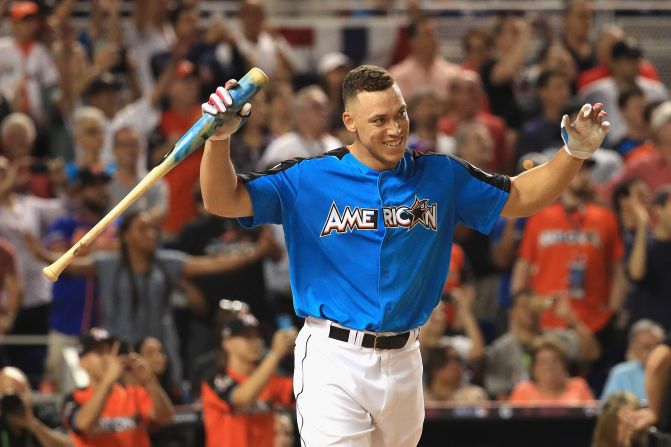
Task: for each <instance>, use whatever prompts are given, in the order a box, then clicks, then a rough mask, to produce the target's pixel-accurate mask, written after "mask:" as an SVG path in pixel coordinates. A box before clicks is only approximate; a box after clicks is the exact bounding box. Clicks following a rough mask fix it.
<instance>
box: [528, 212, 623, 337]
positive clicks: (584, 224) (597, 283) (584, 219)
mask: <svg viewBox="0 0 671 447" xmlns="http://www.w3.org/2000/svg"><path fill="white" fill-rule="evenodd" d="M623 253H624V246H623V242H622V238H621V236H620V233H619V231H618V226H617V219H616V217H615V213H613V212H612V211H611V210H609V209H608V208H605V207H602V206H599V205H596V204H591V203H590V204H587V205H585V206H583V207H581V208H580V209H578V210H575V211H573V212H571V213H568V212H567V211H566V209H565V208H564V206H563V205H562V204H561V203H555V204H553V205H550V206H548V207H547V208H545V209H543V210H542V211H540V212H539V213H537V214H536V215H534V216H532V217H530V218H529V220H528V221H527V225H526V227H525V229H524V234H523V236H522V243H521V245H520V251H519V256H520V258H522V259H524V260H525V261H527V262H529V264H530V265H531V287H532V288H533V289H534V290H535V291H536V292H537V293H539V294H541V295H550V294H553V293H557V292H565V291H568V292H571V288H570V282H571V278H570V276H571V270H572V269H575V267H574V263H576V262H580V263H584V279H583V281H582V282H583V286H582V288H581V289H582V290H583V294H582V296H580V295H574V296H570V298H571V306H572V308H573V310H574V311H575V312H576V314H577V315H578V317H580V319H581V320H582V321H583V322H584V323H585V324H586V325H587V326H588V327H589V328H590V330H592V331H597V330H599V329H601V328H602V327H603V326H604V325H605V324H606V323H607V322H608V320H609V319H610V316H611V310H610V306H609V299H610V286H611V279H612V277H613V267H614V266H615V264H616V263H617V262H619V261H620V260H621V259H622V256H623ZM541 324H542V326H543V327H544V328H550V327H553V328H554V327H563V326H564V325H565V322H564V321H563V320H562V319H560V318H558V317H557V316H556V315H555V314H554V313H552V312H545V313H544V314H543V316H542V319H541Z"/></svg>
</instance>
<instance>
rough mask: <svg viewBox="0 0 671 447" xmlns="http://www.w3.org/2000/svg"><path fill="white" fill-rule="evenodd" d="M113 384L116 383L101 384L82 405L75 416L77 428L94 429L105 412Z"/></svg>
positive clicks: (81, 429)
mask: <svg viewBox="0 0 671 447" xmlns="http://www.w3.org/2000/svg"><path fill="white" fill-rule="evenodd" d="M113 386H114V383H110V384H101V385H100V387H98V388H97V389H96V391H95V392H94V393H93V397H91V399H90V400H89V401H88V402H86V403H85V404H84V405H82V407H81V408H80V410H79V411H78V412H77V415H76V416H75V421H74V425H75V428H76V429H77V430H79V431H82V432H84V433H87V432H89V431H90V430H91V429H93V427H94V426H95V424H96V422H98V418H100V415H101V414H102V412H103V408H105V402H107V396H108V395H109V393H110V392H111V391H112V387H113Z"/></svg>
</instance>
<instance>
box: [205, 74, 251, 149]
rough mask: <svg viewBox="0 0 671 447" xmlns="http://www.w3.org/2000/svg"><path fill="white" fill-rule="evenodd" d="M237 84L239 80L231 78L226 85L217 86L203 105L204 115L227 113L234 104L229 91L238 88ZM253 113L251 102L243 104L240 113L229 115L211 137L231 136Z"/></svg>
mask: <svg viewBox="0 0 671 447" xmlns="http://www.w3.org/2000/svg"><path fill="white" fill-rule="evenodd" d="M237 86H238V81H236V80H234V79H231V80H229V81H227V82H226V84H225V85H224V87H217V90H216V91H215V92H214V93H212V94H211V95H210V98H209V99H208V100H207V102H205V103H203V104H202V105H201V111H202V112H203V115H205V114H209V115H213V116H218V115H220V114H223V113H226V112H227V111H228V110H229V109H230V108H231V106H232V105H233V98H232V97H231V94H230V93H229V92H228V91H229V90H231V89H234V88H236V87H237ZM251 113H252V105H251V104H250V103H245V105H243V106H242V109H240V111H239V112H238V113H236V114H235V115H231V116H229V117H228V118H227V119H226V120H224V121H223V123H222V124H221V125H220V126H219V127H217V130H216V132H215V133H214V135H212V136H211V137H210V139H212V140H220V139H226V138H229V137H230V136H231V135H232V134H234V133H235V132H236V131H237V130H238V129H239V128H240V127H242V125H243V124H244V123H245V121H246V120H247V118H249V115H251Z"/></svg>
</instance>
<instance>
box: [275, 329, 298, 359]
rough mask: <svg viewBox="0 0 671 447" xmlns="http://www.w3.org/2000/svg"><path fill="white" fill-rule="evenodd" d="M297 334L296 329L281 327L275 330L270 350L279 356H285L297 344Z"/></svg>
mask: <svg viewBox="0 0 671 447" xmlns="http://www.w3.org/2000/svg"><path fill="white" fill-rule="evenodd" d="M296 335H297V332H296V329H281V330H279V331H277V332H275V334H274V335H273V342H272V345H271V346H270V350H271V351H272V352H274V353H275V355H277V356H278V357H280V358H282V357H284V356H285V355H287V354H288V353H290V352H291V350H292V349H293V348H294V346H295V345H296Z"/></svg>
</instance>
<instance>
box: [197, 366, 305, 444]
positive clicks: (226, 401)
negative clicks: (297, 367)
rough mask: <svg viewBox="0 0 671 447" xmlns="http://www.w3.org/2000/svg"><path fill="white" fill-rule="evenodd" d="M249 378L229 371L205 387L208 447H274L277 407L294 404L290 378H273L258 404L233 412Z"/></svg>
mask: <svg viewBox="0 0 671 447" xmlns="http://www.w3.org/2000/svg"><path fill="white" fill-rule="evenodd" d="M245 380H247V377H245V376H241V375H239V374H235V373H234V372H233V371H230V370H229V371H226V372H225V373H223V372H221V373H218V374H216V375H215V376H214V377H212V378H211V379H210V380H208V381H206V382H203V384H202V386H201V399H202V401H203V424H204V425H205V439H206V445H207V447H273V432H274V429H275V427H274V424H275V417H274V413H273V410H274V406H275V405H276V404H279V405H282V406H289V405H292V404H293V385H292V380H291V378H289V377H281V376H272V377H271V378H270V380H269V381H268V383H267V384H266V386H265V387H264V388H263V390H262V391H261V394H259V396H258V398H257V400H256V402H254V404H252V405H250V406H249V407H247V408H241V409H233V408H232V406H231V401H230V399H231V395H232V394H233V391H234V390H235V388H236V387H237V386H238V385H240V384H241V383H244V382H245Z"/></svg>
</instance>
